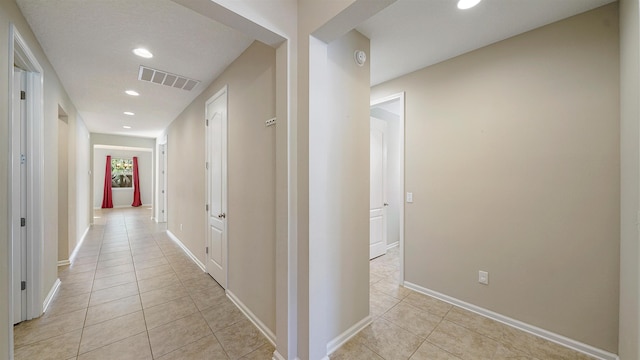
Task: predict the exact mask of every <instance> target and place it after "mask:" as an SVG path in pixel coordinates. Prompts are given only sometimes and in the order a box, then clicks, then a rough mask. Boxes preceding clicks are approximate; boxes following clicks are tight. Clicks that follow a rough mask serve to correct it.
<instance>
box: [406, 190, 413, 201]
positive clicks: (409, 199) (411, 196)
mask: <svg viewBox="0 0 640 360" xmlns="http://www.w3.org/2000/svg"><path fill="white" fill-rule="evenodd" d="M407 202H408V203H412V202H413V193H410V192H408V193H407Z"/></svg>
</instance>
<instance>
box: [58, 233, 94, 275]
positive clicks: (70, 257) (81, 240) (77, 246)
mask: <svg viewBox="0 0 640 360" xmlns="http://www.w3.org/2000/svg"><path fill="white" fill-rule="evenodd" d="M89 229H91V226H87V228H86V229H84V233H83V234H82V237H80V241H78V243H77V244H76V247H75V248H74V249H73V251H72V252H71V255H70V256H69V262H70V263H73V261H74V260H75V259H76V255H78V250H80V247H81V246H82V243H84V240H85V239H86V238H87V234H89ZM58 266H59V265H58Z"/></svg>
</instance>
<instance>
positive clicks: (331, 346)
mask: <svg viewBox="0 0 640 360" xmlns="http://www.w3.org/2000/svg"><path fill="white" fill-rule="evenodd" d="M371 322H373V318H371V315H367V316H366V317H365V318H364V319H362V320H360V321H358V322H357V323H355V324H354V325H353V326H352V327H350V328H348V329H347V330H346V331H345V332H343V333H342V334H340V335H338V336H337V337H336V338H335V339H333V340H331V341H329V343H328V344H327V356H326V359H329V355H331V354H333V353H334V352H335V351H336V350H338V349H339V348H340V346H342V345H344V344H345V343H346V342H347V341H349V340H351V338H352V337H354V336H356V335H357V334H358V333H359V332H360V331H361V330H362V329H364V328H366V327H367V326H369V324H371Z"/></svg>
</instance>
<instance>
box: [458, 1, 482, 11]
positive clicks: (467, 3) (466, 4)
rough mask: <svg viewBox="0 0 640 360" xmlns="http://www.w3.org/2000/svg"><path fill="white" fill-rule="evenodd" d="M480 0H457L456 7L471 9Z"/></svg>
mask: <svg viewBox="0 0 640 360" xmlns="http://www.w3.org/2000/svg"><path fill="white" fill-rule="evenodd" d="M480 1H482V0H459V1H458V9H460V10H466V9H471V8H472V7H474V6H476V5H478V4H479V3H480Z"/></svg>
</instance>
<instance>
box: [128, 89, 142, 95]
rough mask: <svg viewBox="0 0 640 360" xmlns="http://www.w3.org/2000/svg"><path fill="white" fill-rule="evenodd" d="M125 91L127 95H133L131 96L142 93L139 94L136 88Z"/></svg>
mask: <svg viewBox="0 0 640 360" xmlns="http://www.w3.org/2000/svg"><path fill="white" fill-rule="evenodd" d="M125 93H126V94H127V95H131V96H138V95H140V94H139V93H138V92H137V91H135V90H127V91H125Z"/></svg>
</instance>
